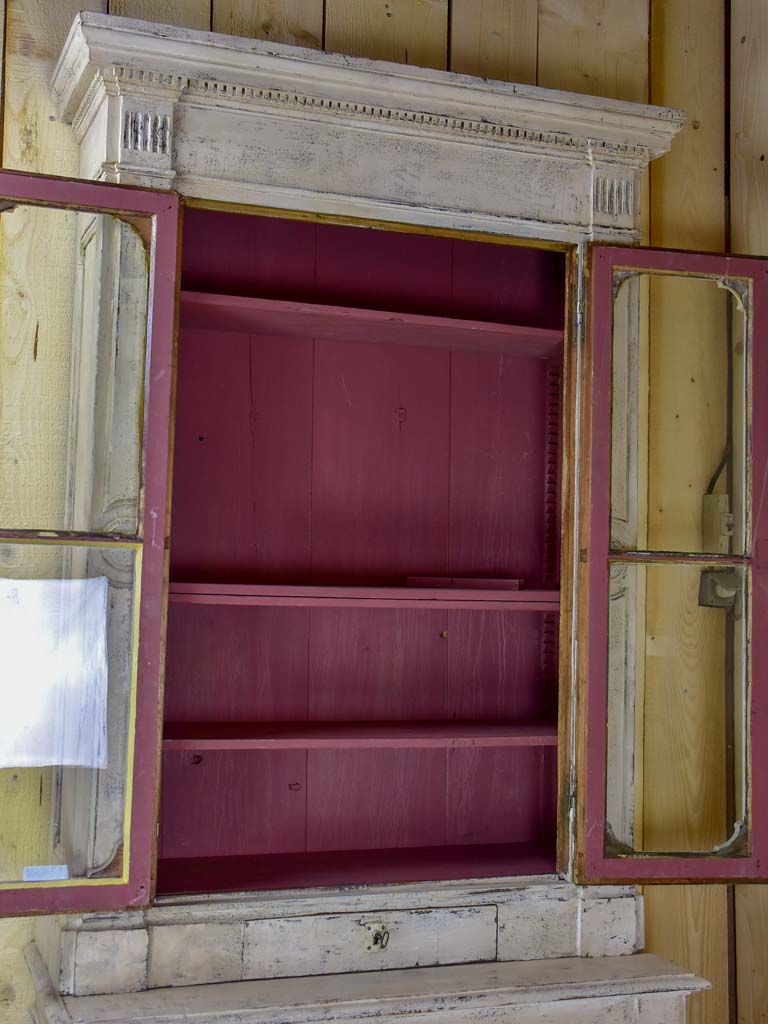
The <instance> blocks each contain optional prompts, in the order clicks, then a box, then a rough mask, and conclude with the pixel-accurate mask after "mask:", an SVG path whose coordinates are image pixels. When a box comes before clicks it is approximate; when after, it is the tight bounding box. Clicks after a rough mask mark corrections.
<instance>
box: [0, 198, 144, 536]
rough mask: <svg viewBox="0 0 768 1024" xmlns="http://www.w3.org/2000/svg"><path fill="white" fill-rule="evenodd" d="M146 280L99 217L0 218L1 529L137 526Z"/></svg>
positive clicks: (117, 231)
mask: <svg viewBox="0 0 768 1024" xmlns="http://www.w3.org/2000/svg"><path fill="white" fill-rule="evenodd" d="M136 223H137V224H138V225H139V226H140V227H141V228H142V230H143V232H144V234H145V235H146V237H149V235H148V231H149V229H150V227H151V223H150V219H149V218H145V219H144V221H143V222H141V221H137V222H136ZM30 238H35V239H38V240H41V241H42V240H44V242H45V245H44V246H43V245H42V244H39V245H38V244H36V245H35V246H34V249H32V248H30V245H29V239H30ZM32 251H34V252H35V253H40V252H45V253H46V256H47V258H46V259H45V261H44V262H43V263H42V264H41V263H40V262H39V261H38V260H35V261H34V262H32V261H30V260H29V259H28V258H27V256H28V253H30V252H32ZM148 284H149V280H148V258H147V252H146V248H145V244H144V242H143V240H142V238H141V236H140V234H139V231H138V230H137V228H136V227H134V226H132V225H130V224H127V223H125V222H123V221H121V220H118V219H117V218H116V217H114V216H112V215H110V214H98V213H97V214H94V213H78V212H75V211H70V210H57V209H44V208H36V207H28V206H16V207H14V208H11V209H8V210H6V211H4V212H3V213H2V215H0V332H1V333H2V346H1V348H0V352H2V355H1V356H0V437H2V442H3V443H2V445H0V528H2V529H15V530H21V529H31V530H79V531H86V532H91V533H123V534H136V533H137V530H138V520H139V495H140V482H141V473H140V469H141V416H142V389H143V376H144V356H145V348H146V328H147V302H148Z"/></svg>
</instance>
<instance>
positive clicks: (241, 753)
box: [160, 750, 307, 858]
mask: <svg viewBox="0 0 768 1024" xmlns="http://www.w3.org/2000/svg"><path fill="white" fill-rule="evenodd" d="M306 804H307V752H306V751H304V750H270V751H264V750H238V751H228V750H213V751H206V752H205V753H203V754H196V753H193V752H191V751H190V752H187V751H180V752H177V751H166V753H165V754H164V755H163V789H162V808H161V811H160V856H161V857H163V858H175V857H219V856H233V857H236V856H244V855H246V854H269V853H291V852H296V851H301V850H304V848H305V840H304V836H305V829H306Z"/></svg>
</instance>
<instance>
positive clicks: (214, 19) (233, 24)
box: [211, 0, 323, 50]
mask: <svg viewBox="0 0 768 1024" xmlns="http://www.w3.org/2000/svg"><path fill="white" fill-rule="evenodd" d="M211 26H212V28H213V31H214V32H225V33H227V34H228V35H233V36H247V37H248V38H249V39H269V40H271V41H272V42H274V43H290V44H291V45H292V46H308V47H310V48H311V49H313V50H319V49H321V48H322V45H323V0H212V10H211Z"/></svg>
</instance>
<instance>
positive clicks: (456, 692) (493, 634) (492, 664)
mask: <svg viewBox="0 0 768 1024" xmlns="http://www.w3.org/2000/svg"><path fill="white" fill-rule="evenodd" d="M445 627H446V632H447V633H448V638H447V647H448V695H449V701H450V707H451V709H452V712H453V714H454V715H455V717H456V718H511V719H514V720H519V721H548V722H553V721H555V720H556V718H557V685H556V679H555V678H554V677H553V676H548V675H547V674H546V673H544V672H543V671H542V664H541V661H542V647H543V646H544V643H545V639H546V637H545V631H546V616H544V615H539V614H536V613H530V612H529V613H520V614H516V615H515V617H514V620H511V619H510V616H509V615H508V614H506V613H504V612H491V611H485V612H480V611H478V612H451V613H450V614H449V616H448V618H446V619H445Z"/></svg>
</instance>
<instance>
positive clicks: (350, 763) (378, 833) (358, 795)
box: [307, 750, 446, 851]
mask: <svg viewBox="0 0 768 1024" xmlns="http://www.w3.org/2000/svg"><path fill="white" fill-rule="evenodd" d="M445 754H446V752H445V751H443V750H310V751H309V754H308V759H307V778H308V787H309V788H308V795H307V850H309V851H321V850H376V849H380V850H385V849H394V848H398V847H403V846H416V847H419V846H441V845H442V844H443V843H444V842H445Z"/></svg>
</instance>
